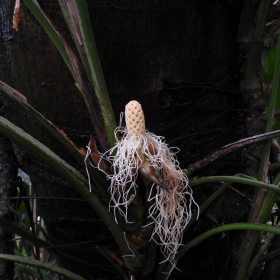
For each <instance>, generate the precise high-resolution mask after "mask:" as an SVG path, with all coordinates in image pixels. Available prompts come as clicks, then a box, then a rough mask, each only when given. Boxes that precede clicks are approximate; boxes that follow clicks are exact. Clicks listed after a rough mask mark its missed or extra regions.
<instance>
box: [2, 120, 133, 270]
mask: <svg viewBox="0 0 280 280" xmlns="http://www.w3.org/2000/svg"><path fill="white" fill-rule="evenodd" d="M0 133H1V134H3V135H5V136H6V137H8V138H10V139H12V140H14V141H15V142H17V143H18V144H19V145H21V146H23V147H24V148H26V149H27V150H29V151H30V152H31V153H33V154H34V155H35V156H36V157H37V158H38V159H40V160H42V161H43V162H44V163H46V164H48V165H49V166H50V167H51V168H52V169H53V170H55V172H57V173H58V174H59V175H60V176H61V177H62V178H64V179H65V180H66V181H68V182H69V183H70V185H71V186H72V187H73V188H74V189H75V190H76V191H77V192H78V193H80V195H81V196H82V197H83V198H85V200H86V201H87V202H88V203H89V204H90V205H91V206H92V207H93V209H94V210H95V211H96V212H97V213H98V215H99V216H100V217H101V218H102V219H103V221H104V222H105V224H106V225H107V227H108V228H109V230H110V231H111V232H112V234H113V236H114V238H115V240H116V242H117V243H118V245H119V247H120V249H121V250H122V252H123V254H124V255H126V257H125V259H124V260H125V262H126V264H127V266H128V267H129V268H130V267H131V269H132V271H133V267H134V266H135V259H136V258H135V257H134V255H132V254H131V249H130V248H129V247H128V243H127V240H126V238H125V236H124V233H123V231H122V230H121V228H120V227H119V225H118V224H116V222H115V219H114V216H113V215H112V214H111V213H110V212H109V210H108V207H107V206H106V205H104V204H103V203H102V202H101V200H100V199H99V198H98V197H97V196H96V195H95V194H94V193H90V192H89V190H88V187H87V185H88V182H87V180H86V179H85V178H84V177H83V176H82V175H81V174H80V173H79V172H78V171H77V170H76V169H75V168H73V167H72V166H70V165H69V164H68V163H66V162H65V161H64V160H62V159H61V158H60V157H59V156H57V155H56V154H55V153H53V152H52V151H51V150H50V149H49V148H47V147H46V146H44V145H43V144H42V143H40V142H39V141H37V140H36V139H34V138H33V137H32V136H30V135H29V134H27V133H26V132H24V131H23V130H22V129H20V128H18V127H16V126H15V125H14V124H12V123H11V122H9V121H8V120H6V119H4V118H3V117H0ZM135 254H136V252H135Z"/></svg>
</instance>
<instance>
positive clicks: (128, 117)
mask: <svg viewBox="0 0 280 280" xmlns="http://www.w3.org/2000/svg"><path fill="white" fill-rule="evenodd" d="M125 123H126V127H127V132H128V134H129V135H130V136H133V135H136V136H140V135H142V134H144V133H145V116H144V112H143V110H142V106H141V104H140V103H139V102H137V101H135V100H133V101H130V102H129V103H128V104H127V105H126V106H125Z"/></svg>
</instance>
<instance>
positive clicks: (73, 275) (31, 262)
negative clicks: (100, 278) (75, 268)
mask: <svg viewBox="0 0 280 280" xmlns="http://www.w3.org/2000/svg"><path fill="white" fill-rule="evenodd" d="M0 259H2V260H6V261H10V262H17V263H23V264H27V265H30V266H35V267H38V268H42V269H46V270H49V271H52V272H54V273H57V274H59V275H62V276H65V277H67V279H72V280H86V279H85V278H83V277H81V276H79V275H78V274H76V273H73V272H71V271H69V270H66V269H64V268H61V267H58V266H55V265H53V264H50V263H46V262H41V261H35V260H31V259H29V258H27V257H20V256H13V255H7V254H0Z"/></svg>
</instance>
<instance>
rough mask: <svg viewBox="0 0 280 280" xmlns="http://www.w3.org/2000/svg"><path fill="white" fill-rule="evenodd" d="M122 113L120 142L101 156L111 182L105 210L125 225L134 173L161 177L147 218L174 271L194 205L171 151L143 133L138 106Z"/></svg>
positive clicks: (133, 191) (160, 139) (152, 192)
mask: <svg viewBox="0 0 280 280" xmlns="http://www.w3.org/2000/svg"><path fill="white" fill-rule="evenodd" d="M125 113H126V127H121V126H119V127H118V128H116V130H115V136H116V139H117V136H118V135H121V138H120V140H117V142H116V145H115V146H114V147H113V148H112V149H111V150H109V151H108V152H107V153H105V155H103V158H106V159H107V160H109V161H110V162H111V163H112V169H113V174H112V175H109V174H107V177H108V178H109V179H110V180H111V184H110V188H109V191H110V194H111V201H110V203H109V207H110V208H112V209H113V213H114V215H115V220H116V222H117V214H120V215H121V216H123V217H124V218H125V221H126V222H127V223H129V222H130V221H129V220H128V218H127V217H128V211H129V207H128V206H129V204H130V203H131V202H132V201H133V199H134V198H135V196H136V192H137V184H136V179H137V176H138V171H139V170H141V168H145V169H146V170H148V171H149V170H150V172H151V171H152V172H154V173H155V174H158V175H159V176H161V178H162V181H163V183H164V185H165V186H166V189H164V188H162V187H160V186H158V185H157V184H155V183H154V184H153V186H152V187H151V189H150V193H149V198H148V200H149V202H150V204H151V206H150V208H149V209H148V211H149V217H148V218H151V219H152V221H153V223H154V229H153V233H152V236H151V239H153V240H154V241H155V242H157V243H158V244H159V245H161V251H162V253H163V255H164V256H165V261H170V262H171V263H172V264H173V267H175V265H176V263H175V255H176V253H177V251H178V248H179V247H180V246H181V245H182V238H183V230H184V229H185V227H186V225H187V224H188V222H189V220H190V218H191V215H192V210H191V206H192V203H194V204H195V205H196V206H197V204H196V203H195V201H194V199H193V196H192V190H191V188H190V187H189V185H188V178H187V176H186V175H185V174H184V173H183V171H182V170H181V168H180V167H179V162H178V161H177V159H176V155H175V152H173V151H172V150H173V149H170V148H169V147H168V145H167V144H166V143H165V141H164V137H162V136H157V135H155V134H153V133H150V132H149V131H147V130H145V124H144V123H143V122H144V114H143V111H142V108H141V105H140V104H139V103H138V102H137V101H132V102H130V103H129V104H128V105H127V106H126V112H125ZM131 127H132V128H131ZM197 207H198V206H197ZM116 211H118V212H116ZM145 226H147V225H145Z"/></svg>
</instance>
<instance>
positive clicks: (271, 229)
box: [156, 223, 280, 280]
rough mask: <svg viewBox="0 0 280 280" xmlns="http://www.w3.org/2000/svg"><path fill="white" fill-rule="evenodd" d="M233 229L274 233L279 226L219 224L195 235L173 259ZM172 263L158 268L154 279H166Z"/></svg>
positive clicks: (279, 231) (278, 231) (277, 231)
mask: <svg viewBox="0 0 280 280" xmlns="http://www.w3.org/2000/svg"><path fill="white" fill-rule="evenodd" d="M233 230H257V231H265V232H272V233H275V234H280V228H278V227H274V226H269V225H262V224H253V223H235V224H229V225H225V226H220V227H217V228H214V229H211V230H209V231H207V232H204V233H203V234H201V235H199V236H197V237H196V238H194V239H193V240H191V241H190V242H188V243H187V244H185V245H184V247H182V248H181V249H180V250H179V252H178V254H177V256H176V258H175V261H176V262H178V261H179V260H180V258H181V257H182V256H183V255H184V254H185V253H186V252H187V251H188V250H189V249H190V248H192V247H194V246H196V245H197V244H199V243H201V242H203V241H204V240H206V239H207V238H209V237H211V236H213V235H215V234H218V233H222V232H226V231H233ZM172 267H173V265H172V264H171V263H168V264H167V265H166V266H165V267H164V268H165V270H164V271H163V270H160V271H159V272H158V274H157V278H156V279H161V280H166V279H168V277H169V274H170V271H171V269H172Z"/></svg>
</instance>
